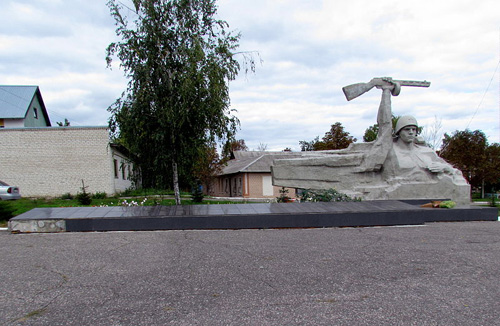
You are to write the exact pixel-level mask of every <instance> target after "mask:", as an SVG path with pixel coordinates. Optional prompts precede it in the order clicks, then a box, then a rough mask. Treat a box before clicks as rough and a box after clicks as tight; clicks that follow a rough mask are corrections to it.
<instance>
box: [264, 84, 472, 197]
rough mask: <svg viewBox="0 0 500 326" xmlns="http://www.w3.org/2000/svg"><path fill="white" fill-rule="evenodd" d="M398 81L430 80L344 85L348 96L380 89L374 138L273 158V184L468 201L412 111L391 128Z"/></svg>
mask: <svg viewBox="0 0 500 326" xmlns="http://www.w3.org/2000/svg"><path fill="white" fill-rule="evenodd" d="M402 86H413V87H429V86H430V82H427V81H403V80H393V79H392V78H390V77H384V78H373V79H372V80H371V81H369V82H368V83H359V84H354V85H349V86H346V87H344V88H343V91H344V94H345V96H346V98H347V100H348V101H350V100H352V99H354V98H356V97H358V96H360V95H362V94H364V93H366V92H368V91H370V90H371V89H373V88H376V89H381V90H382V99H381V101H380V105H379V109H378V114H377V123H378V125H379V131H378V134H377V139H376V140H375V141H373V142H370V143H353V144H351V145H350V146H349V147H348V148H347V149H344V150H332V151H319V152H303V154H302V157H301V158H296V159H283V160H275V161H274V164H273V167H272V172H273V184H274V185H276V186H282V187H292V188H303V189H329V188H335V189H337V190H338V191H341V192H344V193H347V194H349V195H352V196H358V197H361V198H364V199H365V200H377V199H447V198H449V199H452V200H454V201H456V202H457V203H459V204H466V203H469V202H470V186H469V185H468V184H467V182H466V180H465V179H464V178H463V176H462V173H461V172H460V171H458V170H457V169H455V168H453V167H452V166H451V165H450V164H448V163H447V162H446V161H444V160H443V159H442V158H440V157H439V156H438V155H437V154H436V152H434V151H433V150H432V149H431V148H429V147H427V146H425V144H422V141H421V140H420V139H419V137H417V130H418V123H417V120H416V119H415V118H414V117H412V116H403V117H401V118H400V119H399V121H398V124H397V126H396V128H395V130H393V129H392V108H391V97H392V96H397V95H399V94H400V92H401V87H402ZM393 135H395V136H393Z"/></svg>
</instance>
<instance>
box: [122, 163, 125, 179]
mask: <svg viewBox="0 0 500 326" xmlns="http://www.w3.org/2000/svg"><path fill="white" fill-rule="evenodd" d="M125 166H126V165H125V164H122V179H123V180H125Z"/></svg>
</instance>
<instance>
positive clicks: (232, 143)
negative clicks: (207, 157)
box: [222, 139, 248, 162]
mask: <svg viewBox="0 0 500 326" xmlns="http://www.w3.org/2000/svg"><path fill="white" fill-rule="evenodd" d="M235 151H248V146H247V145H246V144H245V140H244V139H239V140H236V139H229V140H228V141H227V142H226V143H225V144H224V147H223V148H222V161H224V162H226V161H228V160H231V159H234V152H235Z"/></svg>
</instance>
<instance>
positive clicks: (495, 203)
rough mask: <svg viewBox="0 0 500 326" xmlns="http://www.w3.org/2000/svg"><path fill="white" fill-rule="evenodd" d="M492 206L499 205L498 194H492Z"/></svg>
mask: <svg viewBox="0 0 500 326" xmlns="http://www.w3.org/2000/svg"><path fill="white" fill-rule="evenodd" d="M489 205H490V206H491V207H497V194H496V193H493V194H491V199H490V204H489Z"/></svg>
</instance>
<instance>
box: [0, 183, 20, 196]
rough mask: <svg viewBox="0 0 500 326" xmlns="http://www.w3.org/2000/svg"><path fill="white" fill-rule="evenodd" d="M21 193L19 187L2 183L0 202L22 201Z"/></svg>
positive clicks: (0, 185)
mask: <svg viewBox="0 0 500 326" xmlns="http://www.w3.org/2000/svg"><path fill="white" fill-rule="evenodd" d="M20 198H21V193H20V192H19V188H18V187H14V186H9V185H8V184H6V183H5V182H2V181H0V200H14V199H20Z"/></svg>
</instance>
